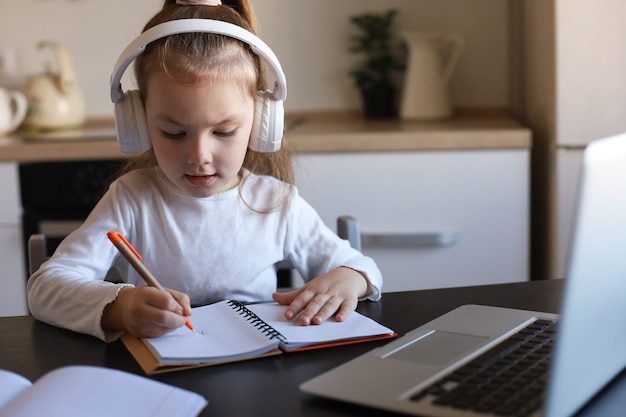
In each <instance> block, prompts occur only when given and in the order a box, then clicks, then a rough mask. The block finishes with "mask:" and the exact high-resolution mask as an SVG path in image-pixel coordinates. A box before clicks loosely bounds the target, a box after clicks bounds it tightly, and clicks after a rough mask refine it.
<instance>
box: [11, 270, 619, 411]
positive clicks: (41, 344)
mask: <svg viewBox="0 0 626 417" xmlns="http://www.w3.org/2000/svg"><path fill="white" fill-rule="evenodd" d="M562 287H563V282H562V281H561V280H551V281H531V282H525V283H515V284H501V285H489V286H477V287H465V288H446V289H439V290H426V291H411V292H398V293H387V294H384V295H383V298H382V300H381V301H379V302H375V303H374V302H362V303H360V305H359V308H358V310H359V311H360V312H361V313H363V314H365V315H367V316H370V317H372V318H374V319H375V320H377V321H379V322H381V323H382V324H384V325H386V326H389V327H391V328H392V329H394V330H395V331H396V332H398V334H400V335H402V334H404V333H406V332H408V331H410V330H412V329H414V328H415V327H417V326H419V325H421V324H423V323H425V322H427V321H429V320H432V319H434V318H435V317H437V316H439V315H441V314H443V313H445V312H447V311H449V310H451V309H453V308H455V307H458V306H459V305H462V304H472V303H473V304H488V305H496V306H503V307H513V308H521V309H528V310H539V311H547V312H558V311H559V308H560V299H561V293H562ZM0 334H1V335H2V336H1V338H0V368H2V369H8V370H12V371H15V372H17V373H20V374H22V375H24V376H25V377H27V378H29V379H30V380H36V379H37V378H39V377H40V376H42V375H43V374H45V373H47V372H49V371H51V370H53V369H55V368H58V367H61V366H67V365H72V364H84V365H97V366H105V367H111V368H117V369H122V370H125V371H128V372H132V373H136V374H141V369H140V368H139V366H138V365H137V364H136V363H135V361H134V359H133V358H132V357H131V355H130V354H129V353H128V352H127V351H126V349H125V348H124V346H123V345H122V344H121V342H119V341H117V342H114V343H110V344H105V343H103V342H101V341H100V340H97V339H95V338H93V337H90V336H85V335H80V334H76V333H73V332H69V331H66V330H62V329H58V328H54V327H51V326H48V325H46V324H43V323H40V322H38V321H36V320H34V319H33V318H32V317H29V316H23V317H5V318H0ZM384 343H386V342H385V341H380V342H370V343H362V344H357V345H351V346H341V347H334V348H329V349H321V350H315V351H308V352H299V353H290V354H284V355H279V356H274V357H269V358H262V359H255V360H251V361H245V362H239V363H231V364H224V365H218V366H213V367H206V368H200V369H194V370H188V371H182V372H177V373H170V374H163V375H158V376H154V377H153V378H154V379H158V380H161V381H164V382H167V383H169V384H172V385H176V386H179V387H182V388H185V389H189V390H192V391H196V392H198V393H200V394H202V395H204V396H205V397H206V398H207V399H208V400H209V404H208V405H207V407H206V408H205V409H204V411H203V413H202V414H201V415H202V416H227V415H233V416H234V415H248V416H366V415H376V416H381V415H385V414H383V413H381V412H380V411H377V410H371V409H366V408H363V407H358V406H354V405H350V404H343V403H339V402H335V401H330V400H324V399H320V398H316V397H313V396H309V395H306V394H303V393H301V392H300V391H299V389H298V386H299V385H300V384H301V383H302V382H304V381H306V380H308V379H310V378H312V377H314V376H316V375H318V374H320V373H322V372H324V371H326V370H328V369H330V368H333V367H335V366H337V365H339V364H341V363H343V362H345V361H347V360H350V359H352V358H354V357H356V356H358V355H360V354H362V353H365V352H367V351H369V350H371V349H373V348H375V347H378V346H381V345H383V344H384ZM622 380H623V381H622ZM620 382H621V383H620ZM114 391H115V388H114V387H111V392H112V396H113V397H114V396H115V394H114ZM625 393H626V377H621V378H619V379H618V380H617V381H616V382H615V383H614V384H612V386H611V388H610V389H609V390H607V392H605V393H603V395H601V396H600V397H601V398H598V399H597V401H594V402H593V403H592V404H591V407H590V408H591V409H590V410H589V412H588V415H617V414H611V413H610V412H608V414H607V411H606V410H605V409H604V408H603V407H607V404H609V405H612V406H614V405H615V400H616V399H617V400H618V402H621V404H618V405H619V406H621V410H623V407H624V404H626V400H621V401H619V398H620V397H621V398H626V395H625ZM607 398H608V400H607ZM598 407H601V408H600V410H603V411H602V412H599V411H598V410H599V408H598ZM585 414H587V412H586V413H585ZM618 414H620V413H618ZM389 415H392V414H389Z"/></svg>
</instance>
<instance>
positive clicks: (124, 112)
mask: <svg viewBox="0 0 626 417" xmlns="http://www.w3.org/2000/svg"><path fill="white" fill-rule="evenodd" d="M114 107H115V127H116V129H117V140H118V141H119V143H120V149H121V150H122V152H124V153H129V154H132V153H140V152H145V151H147V150H148V149H150V148H152V142H150V135H149V134H148V126H147V124H146V113H145V110H144V107H143V102H142V100H141V95H140V94H139V91H138V90H130V91H127V92H125V93H124V96H123V98H122V100H120V101H119V102H117V103H115V106H114Z"/></svg>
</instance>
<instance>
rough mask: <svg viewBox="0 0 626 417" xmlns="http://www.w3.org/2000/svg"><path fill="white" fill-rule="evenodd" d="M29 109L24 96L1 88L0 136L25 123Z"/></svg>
mask: <svg viewBox="0 0 626 417" xmlns="http://www.w3.org/2000/svg"><path fill="white" fill-rule="evenodd" d="M27 109H28V101H27V100H26V96H25V95H24V94H22V93H21V92H20V91H12V90H5V89H4V88H0V136H2V135H7V134H9V133H11V132H13V131H14V130H15V129H17V128H18V127H19V126H20V124H21V123H22V121H24V118H25V117H26V110H27Z"/></svg>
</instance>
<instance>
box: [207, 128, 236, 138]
mask: <svg viewBox="0 0 626 417" xmlns="http://www.w3.org/2000/svg"><path fill="white" fill-rule="evenodd" d="M213 134H214V135H215V136H220V137H223V138H227V137H231V136H235V135H236V134H237V129H233V130H228V131H225V132H221V131H215V132H213Z"/></svg>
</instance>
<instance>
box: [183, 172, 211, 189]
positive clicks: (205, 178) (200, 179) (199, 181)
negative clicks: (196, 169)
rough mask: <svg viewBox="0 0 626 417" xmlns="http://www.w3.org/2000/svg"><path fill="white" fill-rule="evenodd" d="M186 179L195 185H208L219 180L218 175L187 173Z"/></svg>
mask: <svg viewBox="0 0 626 417" xmlns="http://www.w3.org/2000/svg"><path fill="white" fill-rule="evenodd" d="M185 180H186V181H187V182H188V183H189V184H191V185H194V186H204V187H205V186H208V185H211V184H213V183H214V182H215V181H216V180H217V175H215V174H213V175H187V174H186V175H185Z"/></svg>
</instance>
